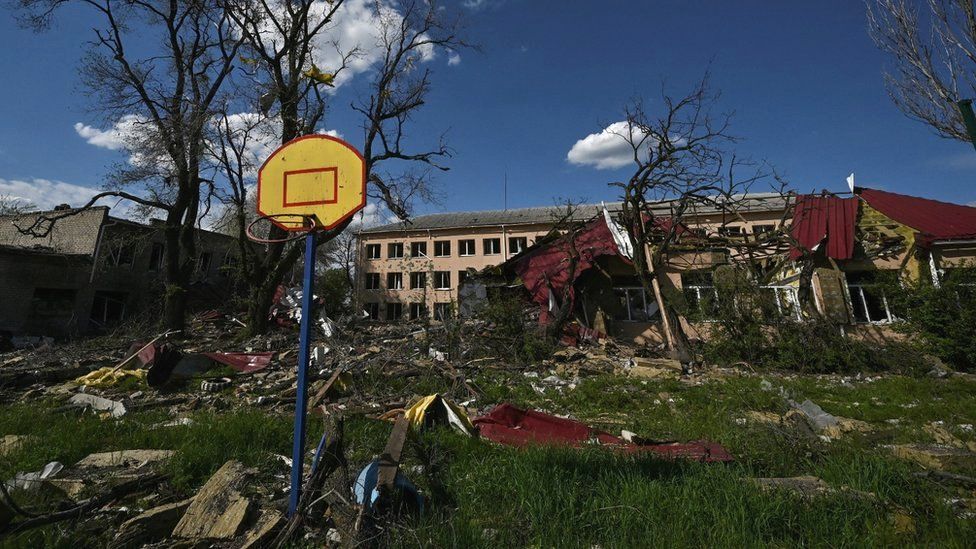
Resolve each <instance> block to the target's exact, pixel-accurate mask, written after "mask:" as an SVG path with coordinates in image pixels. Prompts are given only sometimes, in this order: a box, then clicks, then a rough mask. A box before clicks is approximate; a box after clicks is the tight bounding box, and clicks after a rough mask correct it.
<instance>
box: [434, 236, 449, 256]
mask: <svg viewBox="0 0 976 549" xmlns="http://www.w3.org/2000/svg"><path fill="white" fill-rule="evenodd" d="M438 248H447V251H446V252H445V251H443V249H438ZM434 257H451V241H450V240H435V241H434Z"/></svg>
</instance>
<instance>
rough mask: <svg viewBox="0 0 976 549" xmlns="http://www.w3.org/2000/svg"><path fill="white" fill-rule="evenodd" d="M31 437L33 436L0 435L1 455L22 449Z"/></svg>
mask: <svg viewBox="0 0 976 549" xmlns="http://www.w3.org/2000/svg"><path fill="white" fill-rule="evenodd" d="M30 439H31V437H29V436H26V435H4V436H2V437H0V457H3V456H6V455H9V454H12V453H14V452H16V451H18V450H20V449H21V448H23V447H24V444H26V443H27V442H28V441H29V440H30Z"/></svg>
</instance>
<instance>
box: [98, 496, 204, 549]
mask: <svg viewBox="0 0 976 549" xmlns="http://www.w3.org/2000/svg"><path fill="white" fill-rule="evenodd" d="M192 502H193V498H187V499H184V500H182V501H177V502H175V503H168V504H166V505H160V506H158V507H153V508H152V509H149V510H147V511H143V512H142V513H139V514H138V515H136V516H135V517H133V518H131V519H129V520H127V521H125V522H123V523H122V525H121V526H119V531H118V533H117V534H116V535H115V541H114V543H113V545H114V546H117V547H136V546H139V545H142V544H145V543H151V542H155V541H159V540H161V539H164V538H167V537H169V536H170V535H171V534H172V533H173V528H175V527H176V524H177V523H178V522H179V521H180V519H181V518H182V517H183V514H184V513H185V512H186V510H187V508H189V507H190V504H191V503H192Z"/></svg>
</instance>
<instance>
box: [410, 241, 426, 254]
mask: <svg viewBox="0 0 976 549" xmlns="http://www.w3.org/2000/svg"><path fill="white" fill-rule="evenodd" d="M410 257H427V243H426V242H411V243H410Z"/></svg>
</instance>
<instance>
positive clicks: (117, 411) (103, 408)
mask: <svg viewBox="0 0 976 549" xmlns="http://www.w3.org/2000/svg"><path fill="white" fill-rule="evenodd" d="M68 404H73V405H75V406H84V407H89V408H91V409H92V410H98V411H100V412H108V413H109V414H111V416H112V417H122V416H124V415H125V412H126V409H125V405H124V404H122V403H121V402H119V401H117V400H109V399H107V398H102V397H100V396H95V395H90V394H88V393H76V394H74V395H72V397H71V398H69V399H68Z"/></svg>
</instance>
